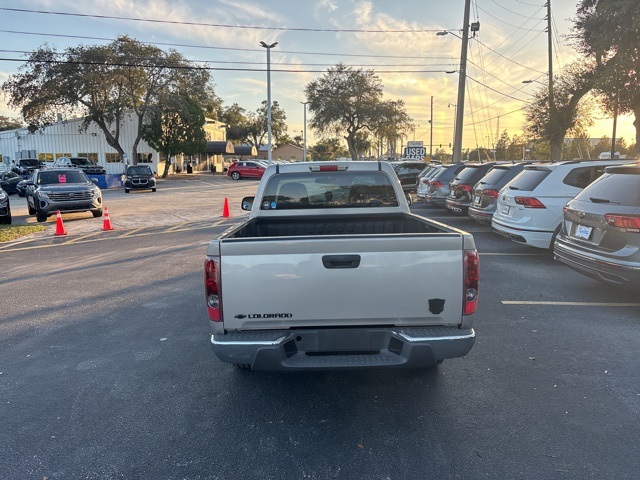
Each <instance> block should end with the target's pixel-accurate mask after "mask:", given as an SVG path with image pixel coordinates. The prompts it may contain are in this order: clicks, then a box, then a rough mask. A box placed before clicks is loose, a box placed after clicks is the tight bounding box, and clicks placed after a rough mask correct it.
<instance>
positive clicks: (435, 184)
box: [431, 180, 444, 188]
mask: <svg viewBox="0 0 640 480" xmlns="http://www.w3.org/2000/svg"><path fill="white" fill-rule="evenodd" d="M431 185H432V186H434V187H436V188H437V187H442V186H444V183H442V182H439V181H438V180H436V181H435V182H431Z"/></svg>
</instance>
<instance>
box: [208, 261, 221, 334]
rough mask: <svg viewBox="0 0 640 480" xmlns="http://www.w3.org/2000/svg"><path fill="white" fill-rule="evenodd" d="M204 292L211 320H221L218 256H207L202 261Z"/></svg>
mask: <svg viewBox="0 0 640 480" xmlns="http://www.w3.org/2000/svg"><path fill="white" fill-rule="evenodd" d="M204 292H205V298H206V300H207V313H208V314H209V320H211V321H212V322H220V321H222V297H221V296H220V257H207V258H206V260H205V261H204Z"/></svg>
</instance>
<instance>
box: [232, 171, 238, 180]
mask: <svg viewBox="0 0 640 480" xmlns="http://www.w3.org/2000/svg"><path fill="white" fill-rule="evenodd" d="M231 178H233V179H234V180H240V174H239V173H238V172H233V173H232V174H231Z"/></svg>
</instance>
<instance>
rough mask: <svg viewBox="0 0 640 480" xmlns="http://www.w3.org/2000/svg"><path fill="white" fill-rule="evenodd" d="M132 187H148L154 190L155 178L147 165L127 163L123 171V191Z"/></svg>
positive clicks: (125, 191) (127, 190) (126, 191)
mask: <svg viewBox="0 0 640 480" xmlns="http://www.w3.org/2000/svg"><path fill="white" fill-rule="evenodd" d="M132 188H150V189H151V191H152V192H155V191H156V179H155V177H154V176H153V172H152V171H151V168H150V167H149V165H129V166H128V167H127V168H126V169H125V171H124V193H129V192H130V191H131V189H132Z"/></svg>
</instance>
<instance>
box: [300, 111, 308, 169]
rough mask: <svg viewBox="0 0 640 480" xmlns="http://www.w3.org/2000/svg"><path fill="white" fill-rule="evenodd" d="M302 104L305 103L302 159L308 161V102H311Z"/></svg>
mask: <svg viewBox="0 0 640 480" xmlns="http://www.w3.org/2000/svg"><path fill="white" fill-rule="evenodd" d="M300 103H301V104H302V105H304V117H303V120H304V130H303V131H304V134H303V136H302V145H303V148H302V161H303V162H306V161H307V103H309V102H300Z"/></svg>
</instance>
